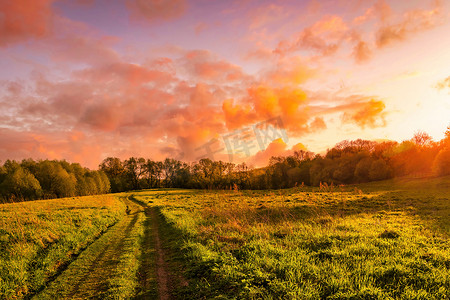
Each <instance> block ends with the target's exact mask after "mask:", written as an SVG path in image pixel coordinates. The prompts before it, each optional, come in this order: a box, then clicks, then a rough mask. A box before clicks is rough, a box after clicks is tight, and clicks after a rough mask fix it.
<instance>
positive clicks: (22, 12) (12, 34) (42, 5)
mask: <svg viewBox="0 0 450 300" xmlns="http://www.w3.org/2000/svg"><path fill="white" fill-rule="evenodd" d="M53 2H54V0H34V1H28V0H14V1H7V0H2V1H0V16H1V18H0V46H9V45H12V44H16V43H19V42H22V41H25V40H27V39H30V38H43V37H45V36H48V35H49V34H50V32H51V30H52V26H51V25H52V24H51V23H52V18H53V11H52V8H51V4H52V3H53Z"/></svg>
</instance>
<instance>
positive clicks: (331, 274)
mask: <svg viewBox="0 0 450 300" xmlns="http://www.w3.org/2000/svg"><path fill="white" fill-rule="evenodd" d="M135 198H136V199H138V200H140V201H142V202H145V203H148V205H152V206H156V207H158V208H159V210H160V214H161V218H162V220H163V221H164V222H163V223H164V224H165V225H164V229H163V230H165V236H167V240H168V241H167V245H169V246H168V247H170V248H171V249H172V250H171V253H172V259H173V260H175V261H178V264H179V265H182V266H183V270H184V276H185V277H186V279H187V281H188V282H189V286H187V287H184V288H183V289H181V290H180V291H179V292H178V297H179V298H191V299H194V298H195V299H213V298H214V299H449V298H450V242H449V240H448V237H449V233H450V178H449V177H441V178H435V179H400V180H390V181H382V182H374V183H370V184H364V185H358V186H346V187H334V186H327V185H325V186H321V187H320V188H309V187H298V188H294V189H287V190H273V191H239V190H232V191H192V190H166V191H144V192H141V193H136V194H135ZM180 237H182V238H180Z"/></svg>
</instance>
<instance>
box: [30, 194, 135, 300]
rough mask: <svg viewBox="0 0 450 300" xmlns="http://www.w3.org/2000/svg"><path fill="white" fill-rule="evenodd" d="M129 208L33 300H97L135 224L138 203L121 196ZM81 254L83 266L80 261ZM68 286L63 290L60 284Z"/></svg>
mask: <svg viewBox="0 0 450 300" xmlns="http://www.w3.org/2000/svg"><path fill="white" fill-rule="evenodd" d="M124 201H125V203H126V204H127V206H128V207H129V208H131V210H129V213H128V214H127V215H126V216H124V217H123V219H122V220H121V221H119V222H118V223H117V224H116V225H114V226H112V227H111V228H110V229H109V230H108V231H106V232H105V233H104V234H103V235H102V236H101V237H100V238H99V239H98V240H97V241H95V242H94V243H93V244H91V245H90V246H89V247H88V248H87V249H86V250H85V251H84V252H82V253H81V254H80V256H79V257H78V258H77V259H76V260H75V261H73V262H72V263H71V264H70V265H69V266H68V267H67V269H66V270H65V271H64V272H62V273H61V275H60V276H58V277H57V278H56V279H55V280H54V281H53V282H51V283H50V284H49V285H48V286H47V288H46V289H44V290H43V291H42V293H41V294H38V295H36V297H34V298H36V299H48V298H49V297H52V298H58V299H61V298H64V299H87V298H90V299H93V298H94V299H99V298H102V294H103V293H105V292H106V291H107V289H108V279H109V278H111V277H112V275H113V274H114V272H116V271H117V269H116V267H117V263H118V262H119V259H120V256H121V254H122V252H123V251H122V250H123V247H124V243H125V240H126V238H127V237H128V236H129V235H130V232H131V231H132V229H133V227H134V226H135V225H136V222H137V220H138V217H139V214H141V213H143V207H142V205H137V204H136V203H135V202H133V201H129V200H128V199H124ZM81 257H83V262H84V263H85V265H83V264H81V263H80V259H81ZM68 286H69V287H70V288H69V290H63V287H65V288H67V287H68Z"/></svg>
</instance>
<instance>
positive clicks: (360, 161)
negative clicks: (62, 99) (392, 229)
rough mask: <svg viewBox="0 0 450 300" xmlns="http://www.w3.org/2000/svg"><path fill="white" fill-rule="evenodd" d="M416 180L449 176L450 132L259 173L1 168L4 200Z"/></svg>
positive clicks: (150, 166) (192, 167) (110, 166)
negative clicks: (436, 138)
mask: <svg viewBox="0 0 450 300" xmlns="http://www.w3.org/2000/svg"><path fill="white" fill-rule="evenodd" d="M405 175H413V176H429V175H437V176H441V175H450V126H449V127H448V128H447V131H446V132H445V138H444V139H442V140H441V141H438V142H434V141H433V139H432V138H431V136H429V135H428V134H427V133H424V132H418V133H416V134H415V135H414V137H413V138H412V139H411V140H407V141H403V142H401V143H398V142H393V141H385V142H374V141H368V140H361V139H358V140H354V141H342V142H340V143H338V144H337V145H335V146H334V147H333V148H331V149H329V150H328V151H327V152H326V154H324V155H319V154H314V153H312V152H309V151H296V152H294V153H293V155H289V156H280V157H272V158H271V159H270V162H269V165H268V166H266V167H264V168H259V169H253V168H251V167H249V166H248V165H247V164H245V163H241V164H233V163H229V162H223V161H212V160H210V159H208V158H204V159H201V160H200V161H198V162H195V163H186V162H182V161H179V160H176V159H172V158H167V159H165V160H164V161H153V160H151V159H145V158H143V157H131V158H129V159H126V160H123V161H122V160H121V159H119V158H117V157H108V158H106V159H104V160H103V162H102V163H101V164H100V165H99V170H98V171H91V170H89V169H87V168H83V167H82V166H81V165H80V164H78V163H68V162H66V161H49V160H43V161H34V160H32V159H27V160H23V161H22V162H20V163H19V162H16V161H10V160H8V161H6V162H5V163H4V164H3V166H1V167H0V197H1V198H2V199H3V200H6V199H11V198H12V199H23V200H33V199H41V198H57V197H71V196H83V195H93V194H101V193H107V192H122V191H129V190H139V189H149V188H195V189H279V188H289V187H294V186H297V185H310V186H319V185H321V184H324V183H326V184H328V185H330V184H334V185H341V184H353V183H363V182H369V181H376V180H384V179H389V178H393V177H399V176H405Z"/></svg>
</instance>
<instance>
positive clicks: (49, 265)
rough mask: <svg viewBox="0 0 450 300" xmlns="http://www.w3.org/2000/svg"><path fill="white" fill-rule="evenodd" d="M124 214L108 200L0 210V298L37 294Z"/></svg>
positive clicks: (117, 204) (117, 203)
mask: <svg viewBox="0 0 450 300" xmlns="http://www.w3.org/2000/svg"><path fill="white" fill-rule="evenodd" d="M124 211H125V204H124V203H123V202H122V201H120V200H119V199H118V198H117V197H115V196H112V195H103V196H86V197H78V198H64V199H54V200H42V201H32V202H21V203H12V204H2V205H0V298H2V299H5V298H6V299H11V298H22V297H24V296H27V297H28V296H30V295H32V294H35V293H37V292H39V291H40V290H41V289H43V288H44V286H45V284H46V283H47V282H48V281H49V280H51V279H53V278H54V277H55V276H56V275H58V273H59V272H60V271H61V270H62V269H64V268H65V266H66V265H67V264H68V263H69V262H71V261H72V260H73V259H74V258H76V256H77V255H78V254H79V253H80V252H81V251H82V250H83V249H84V248H86V247H87V246H88V245H89V244H91V243H92V242H93V241H94V240H95V239H96V238H97V237H98V236H100V235H101V234H102V233H103V232H105V231H106V230H107V229H108V228H109V227H110V226H112V225H113V224H115V223H116V222H117V221H118V220H119V219H121V218H122V216H123V215H124Z"/></svg>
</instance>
